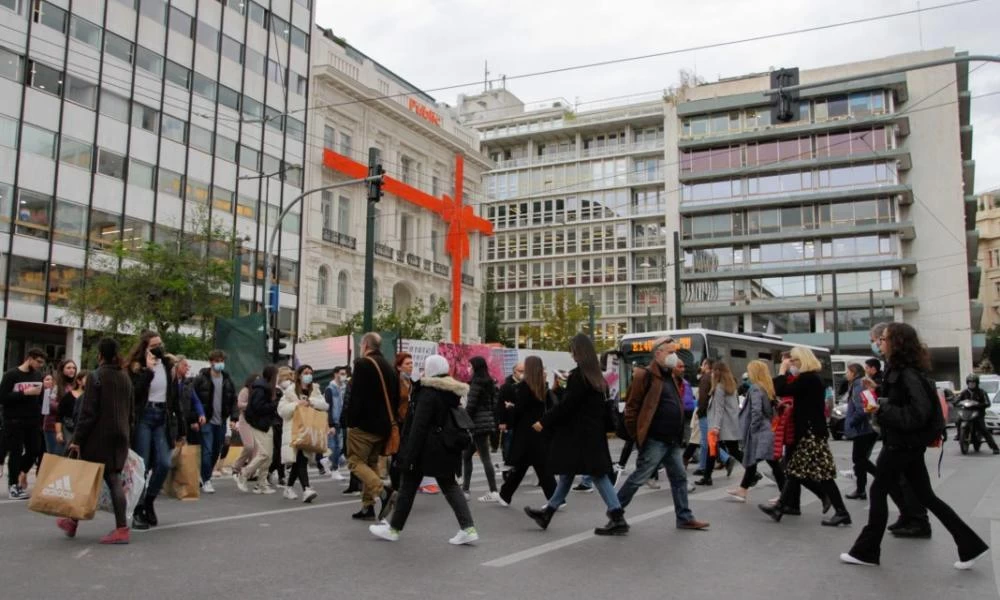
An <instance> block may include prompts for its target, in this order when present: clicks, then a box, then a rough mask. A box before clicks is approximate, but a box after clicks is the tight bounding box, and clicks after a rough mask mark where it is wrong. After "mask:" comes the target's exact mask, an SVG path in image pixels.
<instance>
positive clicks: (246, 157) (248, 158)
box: [240, 145, 260, 171]
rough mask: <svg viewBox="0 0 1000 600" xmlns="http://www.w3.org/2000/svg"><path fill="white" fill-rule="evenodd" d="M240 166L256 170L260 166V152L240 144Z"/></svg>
mask: <svg viewBox="0 0 1000 600" xmlns="http://www.w3.org/2000/svg"><path fill="white" fill-rule="evenodd" d="M240 166H241V167H246V168H248V169H253V170H254V171H256V170H257V169H259V168H260V153H259V152H257V151H256V150H254V149H253V148H248V147H246V146H243V145H241V146H240Z"/></svg>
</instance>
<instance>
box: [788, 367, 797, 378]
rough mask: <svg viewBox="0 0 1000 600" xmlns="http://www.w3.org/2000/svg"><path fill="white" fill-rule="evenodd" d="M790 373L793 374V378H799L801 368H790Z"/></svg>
mask: <svg viewBox="0 0 1000 600" xmlns="http://www.w3.org/2000/svg"><path fill="white" fill-rule="evenodd" d="M788 372H789V373H791V374H792V376H794V377H797V376H798V374H799V368H798V367H788Z"/></svg>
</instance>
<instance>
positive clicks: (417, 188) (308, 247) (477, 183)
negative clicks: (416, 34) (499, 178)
mask: <svg viewBox="0 0 1000 600" xmlns="http://www.w3.org/2000/svg"><path fill="white" fill-rule="evenodd" d="M312 53H313V66H312V84H311V87H310V93H311V98H312V100H311V105H312V106H314V107H316V108H315V109H314V110H313V111H312V114H311V117H312V118H311V119H310V127H309V135H308V137H309V141H308V144H307V146H308V149H307V163H306V187H307V188H310V189H312V188H316V187H320V186H323V185H329V184H334V183H337V182H340V181H346V180H350V179H354V178H355V177H353V176H349V175H348V174H345V173H344V172H343V171H339V170H338V168H337V165H341V166H342V165H343V164H345V161H346V163H348V164H350V163H357V164H359V165H367V163H368V149H369V148H370V147H376V148H378V149H379V150H380V152H381V157H382V164H383V166H384V168H385V171H386V175H387V176H389V177H392V178H394V179H396V180H398V181H401V182H402V183H404V184H406V185H407V186H408V187H409V188H411V190H412V191H413V193H412V194H411V198H409V199H408V198H403V197H400V196H396V195H395V194H393V193H389V192H386V193H385V197H384V198H383V199H382V200H381V201H380V202H379V203H378V205H377V211H376V219H375V281H374V285H375V297H376V299H377V301H378V302H379V303H381V304H383V305H389V306H391V307H392V309H393V310H396V311H404V310H406V309H408V308H409V307H411V306H414V305H416V304H417V303H418V302H420V303H422V304H423V306H424V307H425V308H428V309H429V307H430V306H431V305H433V304H435V303H437V302H438V301H439V300H442V299H443V300H445V301H447V302H448V303H449V304H450V305H452V306H455V303H454V302H455V301H454V300H453V298H452V278H453V276H454V275H455V273H454V271H455V270H456V269H460V270H461V271H460V274H459V277H460V278H461V284H462V286H461V287H462V297H461V304H458V305H457V306H459V307H460V308H461V311H462V318H461V322H460V326H461V332H460V339H461V340H462V341H465V342H476V341H479V339H480V332H479V322H480V318H479V310H480V297H481V294H482V287H483V280H482V277H481V275H480V271H479V264H478V257H479V251H478V247H479V245H480V240H479V234H477V233H472V234H470V236H471V239H470V247H471V249H472V250H471V257H470V259H469V260H466V261H465V263H464V264H463V265H458V264H453V263H452V260H451V256H450V254H449V253H448V251H447V248H446V236H447V233H448V229H449V227H448V224H447V222H446V220H445V219H444V218H443V216H446V215H441V214H438V213H435V212H432V211H430V210H428V209H426V208H424V207H421V206H419V205H417V204H415V203H414V202H413V201H412V196H413V195H414V194H417V195H419V194H423V195H429V196H430V197H433V198H436V199H442V198H445V197H448V198H449V199H450V198H454V197H455V188H456V184H455V182H456V178H455V173H456V169H455V167H456V156H458V155H461V156H462V157H463V159H464V175H463V184H462V195H463V202H464V204H465V205H471V206H472V207H473V208H475V209H476V212H478V206H479V204H481V202H482V193H481V185H482V175H483V173H484V172H485V171H486V170H488V169H489V167H490V162H489V160H488V159H487V158H486V157H485V155H483V154H482V153H480V151H479V139H478V136H477V135H476V133H475V131H473V130H471V129H467V128H465V127H463V126H461V125H459V123H458V122H457V121H456V120H455V119H454V118H453V117H452V116H451V115H450V114H449V113H448V111H447V109H446V107H439V106H438V105H437V103H436V101H435V100H434V98H432V97H430V96H428V95H427V94H425V93H423V92H421V91H420V90H419V89H417V88H416V87H415V86H413V85H411V84H410V83H408V82H407V81H405V80H404V79H402V78H401V77H399V76H398V75H396V74H395V73H393V72H392V71H390V70H389V69H388V68H386V67H385V66H383V65H381V64H379V63H378V62H376V61H374V60H372V59H371V58H369V57H368V56H366V55H365V54H363V53H362V52H360V51H359V50H357V49H356V48H354V47H353V46H351V45H349V44H347V43H346V42H345V41H344V40H342V39H340V38H337V37H336V36H335V35H334V34H333V32H331V31H329V30H324V29H322V28H317V29H316V30H315V35H313V49H312ZM331 158H332V159H334V162H330V159H331ZM336 161H339V162H336ZM331 165H333V166H331ZM304 210H305V214H306V219H305V221H304V236H305V240H306V241H305V252H304V254H305V268H304V269H303V273H302V285H303V290H304V293H305V296H304V299H305V300H306V302H305V303H304V307H303V310H302V313H301V316H300V324H301V331H302V332H303V335H313V336H316V335H323V334H324V332H327V331H328V330H329V328H330V327H333V326H336V325H339V324H341V323H342V322H344V321H346V320H347V319H348V318H350V317H351V316H352V315H354V314H356V313H358V312H360V311H362V310H363V308H364V307H363V304H364V267H365V227H366V221H365V219H366V214H367V213H366V211H367V188H366V187H365V186H363V185H360V184H359V185H354V186H350V187H343V188H337V189H333V190H329V191H325V192H321V193H316V194H313V195H311V196H308V197H307V198H306V200H305V209H304ZM442 325H443V333H444V334H445V337H446V338H448V339H451V337H452V336H451V334H452V332H451V320H450V319H445V322H444V323H442Z"/></svg>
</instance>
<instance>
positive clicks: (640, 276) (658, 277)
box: [632, 266, 667, 281]
mask: <svg viewBox="0 0 1000 600" xmlns="http://www.w3.org/2000/svg"><path fill="white" fill-rule="evenodd" d="M666 276H667V273H666V270H665V269H664V268H663V267H657V266H653V267H638V266H637V267H635V269H633V270H632V279H634V280H635V281H663V280H665V279H666Z"/></svg>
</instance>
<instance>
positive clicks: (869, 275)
mask: <svg viewBox="0 0 1000 600" xmlns="http://www.w3.org/2000/svg"><path fill="white" fill-rule="evenodd" d="M898 289H899V274H898V272H896V271H889V270H886V271H870V272H850V273H838V274H837V295H838V296H840V295H845V294H867V293H868V292H869V291H874V292H893V291H896V290H898ZM832 293H833V275H791V276H787V277H764V278H759V279H726V280H719V281H714V280H713V281H688V282H685V283H684V289H683V299H684V302H687V303H692V302H743V301H744V300H768V299H772V300H773V299H781V298H799V297H804V296H818V295H823V294H832Z"/></svg>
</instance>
